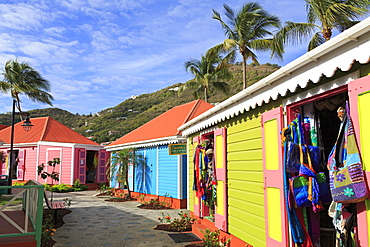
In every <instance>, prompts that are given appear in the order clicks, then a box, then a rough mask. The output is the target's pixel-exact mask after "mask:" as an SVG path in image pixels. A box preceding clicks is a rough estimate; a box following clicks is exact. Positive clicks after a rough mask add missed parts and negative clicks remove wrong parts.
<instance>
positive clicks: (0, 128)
mask: <svg viewBox="0 0 370 247" xmlns="http://www.w3.org/2000/svg"><path fill="white" fill-rule="evenodd" d="M8 127H9V125H4V124H0V130H3V129H5V128H8Z"/></svg>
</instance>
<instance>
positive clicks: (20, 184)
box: [13, 182, 24, 186]
mask: <svg viewBox="0 0 370 247" xmlns="http://www.w3.org/2000/svg"><path fill="white" fill-rule="evenodd" d="M23 185H24V183H20V182H13V186H23Z"/></svg>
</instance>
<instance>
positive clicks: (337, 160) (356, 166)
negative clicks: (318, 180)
mask: <svg viewBox="0 0 370 247" xmlns="http://www.w3.org/2000/svg"><path fill="white" fill-rule="evenodd" d="M346 108H347V109H346V112H347V114H346V115H345V116H343V121H342V123H341V126H340V130H339V134H338V138H337V141H336V143H335V145H334V147H333V149H332V151H331V153H330V155H329V158H328V169H329V178H330V191H331V194H332V197H333V201H335V202H343V203H354V202H360V201H364V200H365V199H366V198H367V188H366V183H365V179H364V172H363V169H362V163H361V158H360V154H359V151H358V147H357V143H356V139H355V134H354V130H353V126H352V121H351V118H350V115H349V111H348V107H346Z"/></svg>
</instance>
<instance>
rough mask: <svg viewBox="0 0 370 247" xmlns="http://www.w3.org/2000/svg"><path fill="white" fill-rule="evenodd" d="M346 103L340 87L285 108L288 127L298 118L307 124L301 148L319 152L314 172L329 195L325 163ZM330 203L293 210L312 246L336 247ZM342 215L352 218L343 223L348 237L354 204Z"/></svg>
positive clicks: (327, 171)
mask: <svg viewBox="0 0 370 247" xmlns="http://www.w3.org/2000/svg"><path fill="white" fill-rule="evenodd" d="M347 101H348V93H347V88H346V87H342V88H340V89H338V90H333V91H332V92H329V93H327V94H326V95H320V96H316V97H312V98H310V99H308V100H303V101H301V102H297V103H295V104H292V105H290V106H288V107H287V110H288V116H289V118H290V119H288V121H289V123H291V122H293V121H297V118H296V117H299V118H300V120H299V121H300V122H301V123H303V124H302V125H305V124H307V123H308V127H307V129H308V130H306V131H303V134H302V135H304V137H303V139H305V143H300V144H306V145H312V146H317V147H319V148H320V165H319V166H317V167H316V168H315V171H316V173H317V174H318V173H324V174H325V178H326V185H327V189H328V190H329V191H330V189H329V184H330V183H329V170H328V167H327V160H328V157H329V154H330V152H331V151H332V149H333V147H334V145H335V143H336V141H337V138H338V134H339V130H340V125H341V122H342V120H341V119H340V118H339V112H338V111H339V110H340V109H341V107H342V108H345V106H346V102H347ZM298 114H299V115H298ZM310 155H311V154H310ZM311 156H312V155H311ZM305 163H306V164H307V160H305ZM291 176H292V177H294V176H298V173H292V174H291ZM331 203H332V201H331V199H330V198H329V200H327V202H326V203H323V204H322V208H321V209H320V210H318V211H317V212H314V210H313V208H312V206H311V207H300V208H296V209H295V210H296V212H297V214H298V215H299V216H301V215H302V216H303V217H305V220H304V221H305V222H304V224H305V227H306V230H307V232H308V234H309V235H310V237H311V240H312V245H313V246H325V247H334V246H336V232H337V231H338V229H336V228H338V227H335V226H334V224H333V218H332V217H330V216H329V213H330V212H329V211H330V206H331V205H332V204H331ZM344 212H346V213H348V215H350V217H351V222H350V223H349V221H343V222H346V228H348V233H350V232H356V230H355V229H356V203H352V204H349V205H343V207H342V213H344ZM347 225H348V226H347ZM337 236H338V235H337ZM352 237H353V238H354V239H355V238H356V236H352ZM341 238H343V237H341ZM348 238H351V236H346V237H345V238H343V239H348ZM346 246H352V245H346Z"/></svg>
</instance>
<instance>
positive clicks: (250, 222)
mask: <svg viewBox="0 0 370 247" xmlns="http://www.w3.org/2000/svg"><path fill="white" fill-rule="evenodd" d="M260 121H261V119H260V117H255V116H253V117H252V118H249V119H248V120H246V121H235V122H234V123H233V124H232V125H231V126H229V127H228V128H227V160H228V163H227V166H228V172H227V175H228V193H229V202H228V204H229V207H228V210H229V232H230V233H231V234H233V235H235V236H236V237H238V238H240V239H242V240H243V241H245V242H247V243H248V244H251V245H253V246H265V245H266V237H265V217H264V190H263V163H262V131H261V123H260ZM247 229H250V230H247Z"/></svg>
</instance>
